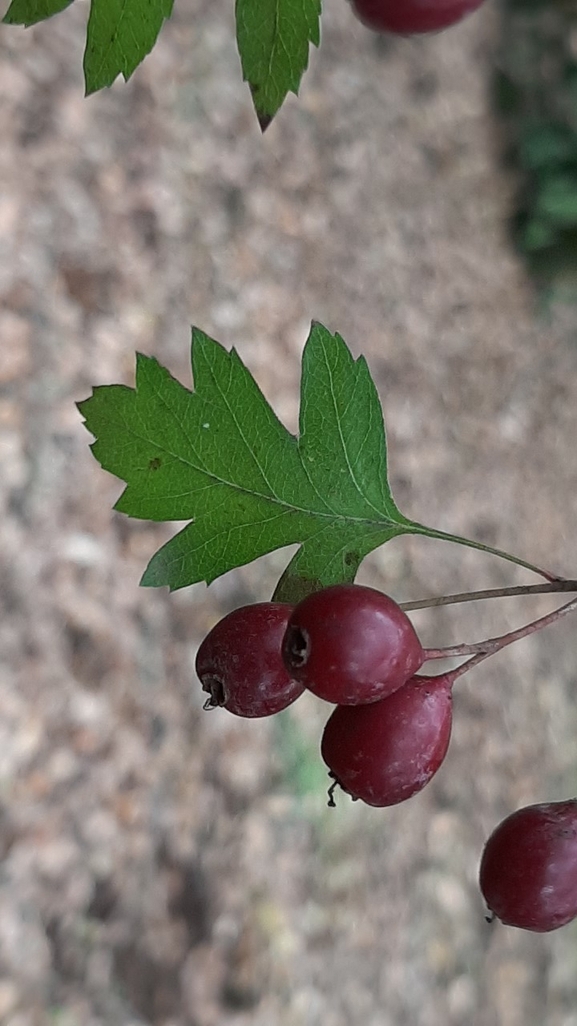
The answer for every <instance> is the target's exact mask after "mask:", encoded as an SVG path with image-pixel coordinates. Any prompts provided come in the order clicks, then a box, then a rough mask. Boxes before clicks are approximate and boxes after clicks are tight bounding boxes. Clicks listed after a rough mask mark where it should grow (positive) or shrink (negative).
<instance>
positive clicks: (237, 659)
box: [196, 602, 304, 718]
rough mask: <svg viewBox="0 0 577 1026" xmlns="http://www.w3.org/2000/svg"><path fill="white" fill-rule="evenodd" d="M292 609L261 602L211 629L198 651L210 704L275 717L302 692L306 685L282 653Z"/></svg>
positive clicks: (200, 673)
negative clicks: (289, 669)
mask: <svg viewBox="0 0 577 1026" xmlns="http://www.w3.org/2000/svg"><path fill="white" fill-rule="evenodd" d="M292 610H293V607H292V606H290V605H285V604H284V603H281V602H256V603H254V605H250V606H242V607H241V608H239V609H235V610H233V612H232V613H229V614H228V616H225V617H224V619H222V620H220V621H219V623H217V624H216V626H215V627H213V628H212V630H211V631H210V633H209V634H207V636H206V638H205V639H204V641H203V642H202V644H201V646H200V648H199V650H198V652H197V656H196V673H197V675H198V677H199V679H200V682H201V684H202V687H203V690H204V691H206V692H207V693H208V696H209V697H208V699H207V702H206V705H205V708H207V709H211V708H215V707H216V706H222V707H223V708H225V709H228V711H229V712H231V713H234V714H235V715H236V716H246V717H250V718H255V717H259V716H272V715H273V714H274V713H277V712H280V711H281V710H282V709H286V708H287V706H289V705H291V703H292V702H294V701H295V699H297V698H298V697H299V695H301V694H302V692H303V690H304V688H303V685H302V684H299V683H298V682H297V681H296V680H294V678H292V677H291V676H290V674H289V673H288V672H287V670H286V668H285V666H284V663H283V661H282V658H281V644H282V639H283V636H284V633H285V630H286V626H287V623H288V619H289V617H290V614H291V613H292Z"/></svg>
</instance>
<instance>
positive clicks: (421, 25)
mask: <svg viewBox="0 0 577 1026" xmlns="http://www.w3.org/2000/svg"><path fill="white" fill-rule="evenodd" d="M482 3H483V0H352V7H353V11H354V12H355V14H356V15H357V17H358V18H359V19H360V21H362V22H363V24H365V25H367V26H368V27H369V28H371V29H373V31H375V32H394V33H398V34H400V35H414V34H417V33H421V32H437V31H438V30H439V29H444V28H448V27H449V26H450V25H455V24H456V23H457V22H458V21H461V19H462V18H464V17H465V16H466V15H467V14H471V12H472V11H476V10H477V8H478V7H480V6H481V4H482Z"/></svg>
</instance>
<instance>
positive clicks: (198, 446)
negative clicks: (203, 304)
mask: <svg viewBox="0 0 577 1026" xmlns="http://www.w3.org/2000/svg"><path fill="white" fill-rule="evenodd" d="M192 370H193V376H194V385H195V390H194V392H190V391H189V390H188V389H186V388H184V386H183V385H181V384H180V383H179V382H178V381H176V380H175V379H174V378H173V377H172V376H171V375H170V374H169V373H168V371H167V370H166V369H165V368H164V367H161V365H160V364H159V363H158V362H157V361H156V360H155V359H153V358H151V357H147V356H142V355H138V357H137V366H136V388H135V389H132V388H127V387H126V386H124V385H105V386H100V387H97V388H95V389H94V390H93V394H92V396H91V397H90V398H89V399H86V400H85V401H84V402H82V403H80V404H79V409H80V411H81V413H82V415H83V416H84V417H85V422H86V426H87V428H88V430H89V431H91V432H92V434H93V435H95V437H96V441H95V442H94V443H93V445H92V450H93V452H94V455H95V456H96V458H97V459H98V460H99V462H100V463H101V465H102V466H103V467H104V468H105V469H106V470H109V471H110V472H111V473H113V474H115V475H116V476H117V477H119V478H121V479H122V480H123V481H125V482H126V488H125V490H124V492H123V493H122V495H121V496H120V498H119V500H118V502H117V503H116V507H115V508H116V509H118V510H120V511H121V512H123V513H126V514H128V515H129V516H132V517H139V518H144V519H147V520H190V523H189V524H188V525H187V526H186V527H185V528H183V530H181V531H180V532H179V533H178V534H177V535H176V536H175V537H174V538H172V539H171V540H170V541H169V542H167V543H166V545H164V546H163V547H162V548H161V549H160V550H159V551H158V552H157V553H156V555H155V556H153V558H152V560H151V561H150V563H149V565H148V568H147V570H146V572H145V574H144V577H143V579H142V584H144V585H149V586H160V585H168V586H169V587H170V588H171V590H174V589H176V588H183V587H185V586H187V585H189V584H194V583H195V582H197V581H206V582H207V583H210V581H213V580H214V579H215V578H216V577H219V576H220V575H221V574H223V573H225V572H226V571H227V570H231V569H233V568H234V567H237V566H242V565H243V564H245V563H248V562H250V561H251V560H253V559H256V558H257V556H261V555H263V554H264V553H266V552H271V551H273V550H274V549H277V548H281V547H283V546H286V545H289V544H291V543H295V542H299V543H301V544H300V548H299V550H298V552H297V553H296V555H295V557H294V558H293V559H292V561H291V562H290V564H289V566H288V567H287V570H286V571H285V574H284V575H283V577H282V579H281V581H280V583H279V586H278V588H277V591H276V595H275V597H276V598H277V599H279V600H284V601H291V602H294V601H296V600H298V599H299V598H300V597H302V595H304V594H306V593H307V592H309V591H311V590H314V589H315V588H318V587H321V586H326V585H328V584H334V583H338V582H339V581H352V580H354V578H355V575H356V572H357V570H358V567H359V564H360V562H361V560H362V559H363V558H364V557H365V556H366V555H367V554H368V553H369V552H371V551H372V549H374V548H376V547H377V546H378V545H382V544H383V542H385V541H388V540H389V539H390V538H392V537H394V536H395V535H399V534H403V533H407V532H410V533H414V534H424V535H427V536H429V537H434V538H444V539H447V540H450V541H456V542H460V543H461V544H465V545H470V546H472V547H474V548H480V549H483V550H485V551H488V552H495V553H497V554H499V555H503V556H505V558H507V559H511V560H512V561H513V562H517V563H519V564H520V565H522V566H529V567H530V564H527V563H524V562H523V561H522V560H517V559H514V557H511V556H508V555H507V554H506V553H501V552H499V550H494V549H491V548H489V547H488V546H485V545H482V544H481V543H477V542H474V541H469V540H468V539H465V538H460V537H458V536H454V535H449V534H445V533H444V532H442V531H437V530H434V529H431V528H427V527H424V526H423V525H421V524H418V523H416V522H414V521H411V520H408V519H407V518H406V517H404V516H403V514H402V513H400V511H399V510H398V508H397V506H396V505H395V503H394V501H393V498H392V495H391V491H390V487H389V484H388V480H387V451H386V440H385V428H384V422H383V415H382V410H381V405H380V401H379V397H378V395H377V392H376V389H375V386H374V383H373V381H372V379H371V376H370V373H369V370H368V367H367V364H366V362H365V360H364V359H363V358H362V357H360V358H359V359H358V360H354V359H353V357H352V355H351V353H350V352H349V350H348V349H347V346H346V344H345V342H344V341H343V339H342V338H341V337H340V336H339V335H331V334H330V332H328V331H327V329H326V328H324V327H323V326H322V325H320V324H314V325H313V326H312V329H311V332H310V335H309V338H308V341H307V343H306V346H305V350H304V354H303V367H302V379H301V406H300V430H299V436H298V439H297V438H295V437H294V436H293V435H291V434H290V433H289V432H288V431H287V429H286V428H285V427H284V426H283V425H282V424H281V422H280V421H279V420H278V418H277V416H276V414H275V413H274V411H273V410H272V408H271V407H270V406H269V404H268V403H267V401H266V399H265V397H264V396H263V394H262V392H261V391H260V389H259V387H258V385H257V384H256V382H255V380H254V378H253V377H252V375H251V374H250V372H249V371H248V370H247V368H246V367H245V366H244V364H243V363H242V361H241V359H240V357H239V356H238V354H237V353H236V351H235V350H234V349H233V350H231V351H230V352H227V351H226V350H225V349H224V348H223V347H222V346H221V345H220V344H219V343H218V342H215V341H214V340H213V339H211V338H209V337H208V336H207V335H205V334H204V333H203V332H202V331H199V330H198V329H195V330H194V331H193V338H192ZM531 569H536V568H533V567H531Z"/></svg>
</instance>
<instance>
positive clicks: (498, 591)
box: [399, 577, 577, 613]
mask: <svg viewBox="0 0 577 1026" xmlns="http://www.w3.org/2000/svg"><path fill="white" fill-rule="evenodd" d="M563 591H577V580H572V579H567V578H563V577H561V578H559V579H558V580H556V581H550V582H549V583H548V584H518V585H514V586H513V587H510V588H484V589H483V590H482V591H462V592H459V593H457V594H455V595H438V596H436V597H435V598H426V599H417V600H416V601H414V602H399V605H400V607H401V609H404V611H405V613H407V612H410V611H411V610H414V609H432V608H435V607H436V606H452V605H456V604H457V603H460V602H479V601H481V600H482V599H492V598H513V597H516V598H518V597H519V596H520V595H550V594H557V593H558V592H563Z"/></svg>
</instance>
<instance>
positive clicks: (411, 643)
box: [282, 584, 424, 705]
mask: <svg viewBox="0 0 577 1026" xmlns="http://www.w3.org/2000/svg"><path fill="white" fill-rule="evenodd" d="M282 653H283V659H284V662H285V666H286V668H287V670H288V672H289V673H290V675H291V676H292V677H294V678H295V679H296V680H298V681H300V682H301V684H303V685H304V686H305V687H306V688H308V690H309V691H312V692H313V694H315V695H317V696H318V697H319V698H323V699H325V701H327V702H333V703H334V704H336V705H358V704H362V703H365V702H376V701H378V700H379V699H381V698H385V697H386V696H387V695H390V694H391V693H392V692H394V691H396V690H397V688H400V687H401V685H402V684H404V683H405V681H407V680H408V679H409V677H411V676H412V675H413V674H414V673H415V672H416V671H417V670H418V669H419V667H420V666H422V664H423V660H424V652H423V649H422V647H421V643H420V641H419V639H418V637H417V634H416V631H415V628H414V627H413V624H412V623H411V621H410V620H409V618H408V616H407V614H406V613H404V612H403V610H402V609H401V608H400V607H399V606H398V605H397V603H396V602H394V601H393V599H391V598H389V596H388V595H384V594H383V593H382V592H380V591H377V590H376V589H375V588H367V587H364V586H363V585H359V584H336V585H333V586H332V587H329V588H324V589H323V590H322V591H316V592H313V593H312V594H311V595H308V596H307V597H306V598H305V599H303V601H302V602H300V603H299V604H298V605H297V606H295V608H294V610H293V613H292V615H291V616H290V618H289V621H288V625H287V630H286V634H285V637H284V641H283V647H282Z"/></svg>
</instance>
